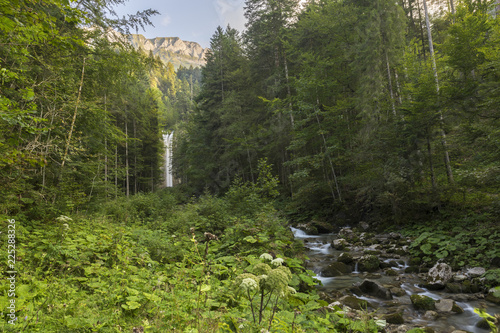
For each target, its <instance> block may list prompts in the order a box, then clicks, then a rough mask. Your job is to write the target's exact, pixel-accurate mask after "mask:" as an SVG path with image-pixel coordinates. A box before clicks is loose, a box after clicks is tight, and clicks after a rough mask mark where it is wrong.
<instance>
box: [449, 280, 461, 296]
mask: <svg viewBox="0 0 500 333" xmlns="http://www.w3.org/2000/svg"><path fill="white" fill-rule="evenodd" d="M445 289H446V291H447V292H449V293H450V294H459V293H461V292H462V285H461V284H459V283H452V282H450V283H447V284H446V285H445Z"/></svg>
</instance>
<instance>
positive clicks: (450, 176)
mask: <svg viewBox="0 0 500 333" xmlns="http://www.w3.org/2000/svg"><path fill="white" fill-rule="evenodd" d="M424 11H425V24H426V26H427V35H428V38H429V51H430V54H431V60H432V69H433V71H434V78H435V79H436V92H437V94H438V98H439V79H438V73H437V66H436V58H435V57H434V46H433V44H432V33H431V26H430V22H429V13H428V11H427V0H424ZM439 122H440V132H441V143H442V145H443V151H444V164H445V168H446V175H447V177H448V182H449V183H450V184H452V185H453V184H454V183H455V181H454V179H453V172H452V170H451V163H450V154H449V153H448V144H447V142H446V133H445V131H444V117H443V112H442V111H441V110H439Z"/></svg>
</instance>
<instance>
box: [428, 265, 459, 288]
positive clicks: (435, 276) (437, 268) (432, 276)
mask: <svg viewBox="0 0 500 333" xmlns="http://www.w3.org/2000/svg"><path fill="white" fill-rule="evenodd" d="M452 277H453V272H452V271H451V267H450V265H448V264H445V263H437V264H436V265H434V267H432V268H431V269H430V270H429V273H427V287H428V288H429V287H430V288H432V289H434V288H444V285H445V284H446V283H447V282H449V281H450V280H451V279H452Z"/></svg>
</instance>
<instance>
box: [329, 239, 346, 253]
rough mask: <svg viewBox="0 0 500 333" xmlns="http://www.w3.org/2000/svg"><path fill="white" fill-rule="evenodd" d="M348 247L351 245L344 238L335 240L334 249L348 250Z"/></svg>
mask: <svg viewBox="0 0 500 333" xmlns="http://www.w3.org/2000/svg"><path fill="white" fill-rule="evenodd" d="M347 245H349V243H347V241H346V240H345V239H344V238H339V239H335V240H334V241H333V242H332V247H333V248H334V249H335V250H343V249H345V248H346V246H347Z"/></svg>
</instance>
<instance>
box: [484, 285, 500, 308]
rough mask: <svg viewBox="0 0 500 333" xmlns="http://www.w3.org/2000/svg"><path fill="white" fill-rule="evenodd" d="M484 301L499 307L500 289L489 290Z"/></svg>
mask: <svg viewBox="0 0 500 333" xmlns="http://www.w3.org/2000/svg"><path fill="white" fill-rule="evenodd" d="M486 300H487V301H489V302H491V303H495V304H498V305H500V287H496V288H491V289H490V290H488V296H486Z"/></svg>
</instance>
